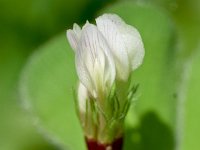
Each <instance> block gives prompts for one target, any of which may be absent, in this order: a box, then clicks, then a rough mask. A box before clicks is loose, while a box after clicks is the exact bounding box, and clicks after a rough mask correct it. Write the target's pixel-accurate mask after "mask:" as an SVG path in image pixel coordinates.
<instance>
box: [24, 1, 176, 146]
mask: <svg viewBox="0 0 200 150" xmlns="http://www.w3.org/2000/svg"><path fill="white" fill-rule="evenodd" d="M102 12H114V13H117V14H118V15H120V16H121V17H122V18H123V19H124V20H125V21H126V22H127V23H128V24H131V25H133V26H135V27H137V28H138V30H139V31H140V32H141V35H142V38H143V41H144V45H145V49H146V56H145V59H144V64H143V65H142V67H141V68H139V69H138V70H137V71H135V72H134V74H133V79H132V80H133V83H139V84H140V87H139V91H138V93H139V95H138V101H137V102H136V104H137V105H136V106H137V107H134V108H135V109H137V113H138V115H139V120H140V126H139V129H134V128H130V131H129V130H128V132H127V134H126V140H125V149H127V150H130V149H133V147H135V149H136V150H137V146H138V148H140V149H143V150H144V149H149V150H161V149H162V150H163V149H166V150H169V149H171V147H173V146H174V145H173V144H174V143H173V142H174V137H173V129H174V124H175V111H176V97H175V95H176V89H177V88H176V87H177V82H176V79H177V75H178V72H179V67H177V66H178V65H176V64H175V60H176V51H175V48H174V34H173V33H174V31H173V28H172V23H171V21H170V19H169V17H168V16H166V15H165V13H163V12H162V11H160V10H158V9H156V8H154V7H152V6H145V5H136V4H135V3H131V2H130V3H119V4H117V5H114V6H111V7H108V8H107V9H105V10H103V11H102ZM76 82H77V78H76V73H75V67H74V55H73V52H72V50H71V48H70V47H69V45H68V43H67V41H66V37H65V35H64V34H63V35H61V36H60V37H58V38H56V39H54V40H52V41H50V42H49V43H47V44H46V45H44V46H43V47H41V48H40V49H39V50H38V51H37V52H36V53H35V54H33V55H32V57H31V58H30V59H29V62H28V63H27V65H26V67H25V68H24V72H23V74H22V78H21V84H20V93H21V97H22V99H23V101H24V105H25V106H26V107H27V108H28V109H29V111H30V112H31V113H32V117H33V118H34V120H35V121H36V123H37V126H38V127H39V128H41V129H42V132H43V133H45V135H46V136H47V137H51V139H53V141H54V142H57V143H59V144H60V145H62V146H63V147H64V148H65V149H67V148H69V149H71V150H73V149H76V150H83V149H85V145H84V137H83V134H82V132H81V128H80V125H79V122H78V119H77V117H76V114H75V106H74V102H73V90H72V88H76ZM133 110H134V109H133ZM133 117H134V113H133V111H130V113H129V116H128V121H127V122H128V123H129V124H130V122H131V120H132V119H134V118H133ZM172 127H173V128H172ZM162 134H164V135H165V136H166V137H165V136H162ZM152 136H153V139H152V140H150V139H151V137H152ZM160 137H162V138H160ZM136 142H138V143H136ZM159 142H160V143H159ZM141 144H142V146H141Z"/></svg>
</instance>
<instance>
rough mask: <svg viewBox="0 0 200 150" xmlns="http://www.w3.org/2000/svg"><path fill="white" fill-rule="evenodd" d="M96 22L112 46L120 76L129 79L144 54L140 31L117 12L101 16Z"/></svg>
mask: <svg viewBox="0 0 200 150" xmlns="http://www.w3.org/2000/svg"><path fill="white" fill-rule="evenodd" d="M96 23H97V27H98V29H99V30H100V31H101V32H102V34H103V35H104V37H105V38H106V39H107V41H108V43H109V45H110V47H111V50H112V53H113V55H114V58H115V63H116V68H117V76H118V78H120V79H122V80H127V79H128V76H129V74H130V72H131V70H132V68H136V67H137V66H138V65H139V64H141V62H142V59H143V55H144V49H143V44H142V40H141V37H140V35H139V33H138V31H137V30H136V29H135V28H134V27H132V26H130V25H127V24H126V23H125V22H124V21H123V20H122V19H121V18H120V17H119V16H117V15H115V14H105V15H103V16H100V17H98V18H97V19H96ZM141 46H142V47H141ZM136 57H137V58H136Z"/></svg>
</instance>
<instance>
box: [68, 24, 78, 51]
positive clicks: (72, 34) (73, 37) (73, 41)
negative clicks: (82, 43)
mask: <svg viewBox="0 0 200 150" xmlns="http://www.w3.org/2000/svg"><path fill="white" fill-rule="evenodd" d="M66 36H67V38H68V41H69V43H70V45H71V47H72V49H73V50H74V51H76V50H77V47H78V42H79V40H80V36H81V28H80V27H79V26H78V25H77V24H74V26H73V30H71V29H69V30H67V32H66Z"/></svg>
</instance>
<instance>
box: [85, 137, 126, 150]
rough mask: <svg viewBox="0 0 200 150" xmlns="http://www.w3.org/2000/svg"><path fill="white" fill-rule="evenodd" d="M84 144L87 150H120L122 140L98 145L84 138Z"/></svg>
mask: <svg viewBox="0 0 200 150" xmlns="http://www.w3.org/2000/svg"><path fill="white" fill-rule="evenodd" d="M86 143H87V147H88V150H122V146H123V138H119V139H116V140H115V141H114V142H113V143H112V144H100V143H98V142H97V141H94V140H91V139H87V138H86ZM109 148H110V149H109Z"/></svg>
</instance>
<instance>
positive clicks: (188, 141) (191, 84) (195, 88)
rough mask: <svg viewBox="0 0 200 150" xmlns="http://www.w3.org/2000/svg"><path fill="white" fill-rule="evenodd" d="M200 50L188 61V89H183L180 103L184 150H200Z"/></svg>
mask: <svg viewBox="0 0 200 150" xmlns="http://www.w3.org/2000/svg"><path fill="white" fill-rule="evenodd" d="M199 66H200V48H198V51H195V53H193V55H192V56H191V58H190V59H189V60H188V61H187V63H186V67H185V78H184V79H185V84H186V86H187V88H185V89H183V92H182V94H183V95H182V96H183V98H182V101H181V103H179V106H177V107H180V109H181V110H182V111H181V112H180V116H181V118H180V120H179V122H180V126H179V127H180V128H181V129H179V138H180V143H179V147H180V149H182V150H190V149H191V147H192V149H193V150H199V148H200V143H199V139H200V130H199V126H200V119H199V114H200V109H199V106H200V100H199V97H200V92H199V88H200V69H199Z"/></svg>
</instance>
